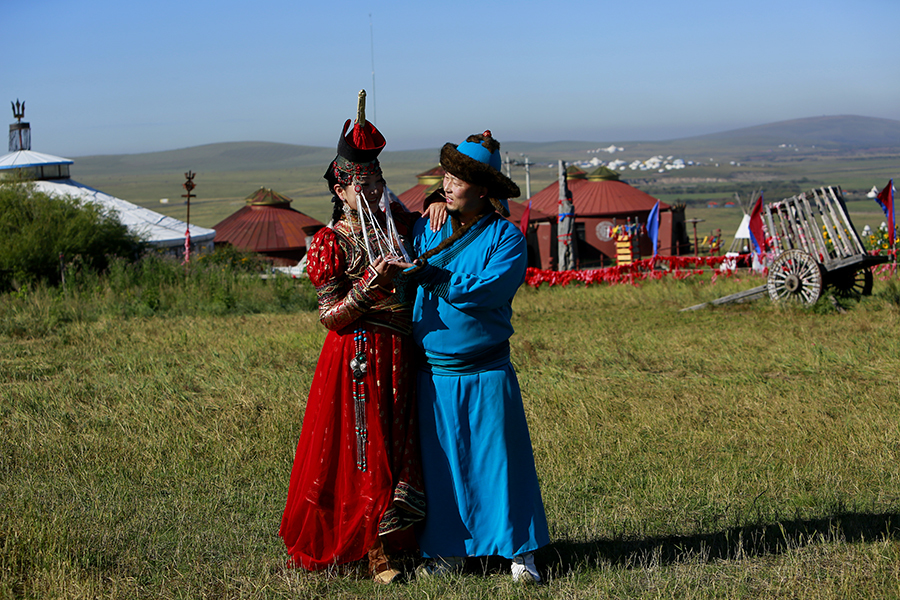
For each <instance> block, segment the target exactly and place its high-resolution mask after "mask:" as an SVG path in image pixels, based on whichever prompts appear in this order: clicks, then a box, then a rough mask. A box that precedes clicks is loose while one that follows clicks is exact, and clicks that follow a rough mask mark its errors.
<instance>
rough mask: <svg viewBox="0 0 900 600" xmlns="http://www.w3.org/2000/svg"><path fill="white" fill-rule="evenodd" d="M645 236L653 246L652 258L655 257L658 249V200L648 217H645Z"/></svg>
mask: <svg viewBox="0 0 900 600" xmlns="http://www.w3.org/2000/svg"><path fill="white" fill-rule="evenodd" d="M647 234H648V235H649V236H650V242H651V243H652V244H653V256H656V254H657V249H658V247H659V200H657V201H656V204H654V205H653V209H651V210H650V216H649V217H647Z"/></svg>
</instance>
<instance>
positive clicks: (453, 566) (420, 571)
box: [416, 556, 466, 579]
mask: <svg viewBox="0 0 900 600" xmlns="http://www.w3.org/2000/svg"><path fill="white" fill-rule="evenodd" d="M465 564H466V559H465V558H464V557H462V556H436V557H434V558H433V559H431V560H429V561H428V562H427V563H425V564H424V565H421V566H419V567H418V568H417V569H416V577H421V578H422V579H427V578H428V577H443V576H445V575H450V574H451V573H459V572H460V571H462V570H463V567H464V566H465Z"/></svg>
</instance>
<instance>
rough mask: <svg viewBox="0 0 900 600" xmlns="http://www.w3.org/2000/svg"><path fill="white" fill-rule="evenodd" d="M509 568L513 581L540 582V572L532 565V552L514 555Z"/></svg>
mask: <svg viewBox="0 0 900 600" xmlns="http://www.w3.org/2000/svg"><path fill="white" fill-rule="evenodd" d="M510 568H511V570H512V578H513V581H521V582H523V583H540V582H541V574H540V573H538V570H537V567H535V566H534V553H532V552H526V553H525V554H519V555H516V556H514V557H513V560H512V565H511V567H510Z"/></svg>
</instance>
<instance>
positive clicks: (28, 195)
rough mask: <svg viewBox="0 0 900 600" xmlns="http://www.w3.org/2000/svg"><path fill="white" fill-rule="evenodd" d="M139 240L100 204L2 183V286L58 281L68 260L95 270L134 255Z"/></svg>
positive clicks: (0, 261) (25, 185)
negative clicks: (112, 258)
mask: <svg viewBox="0 0 900 600" xmlns="http://www.w3.org/2000/svg"><path fill="white" fill-rule="evenodd" d="M138 247H139V240H138V239H137V237H136V236H134V235H133V234H131V233H129V231H128V229H127V228H126V227H125V226H124V225H122V223H121V222H119V220H118V218H116V216H115V215H111V214H108V213H107V212H105V211H104V209H103V208H102V207H101V206H98V205H96V204H91V203H84V204H82V203H81V202H79V201H77V200H75V199H72V198H51V197H50V196H48V195H47V194H43V193H41V192H38V191H36V190H35V189H34V186H32V185H29V184H26V183H21V182H13V183H5V184H2V185H0V292H4V291H9V290H11V289H18V288H20V287H22V286H30V285H33V284H35V283H49V284H56V283H58V282H59V281H60V279H61V277H62V273H63V271H64V264H65V262H66V261H67V260H71V259H73V258H74V257H78V262H79V263H80V264H81V265H82V266H83V267H86V268H88V269H91V270H95V271H99V270H103V269H105V268H106V266H107V264H108V260H109V257H110V256H134V255H135V253H136V252H137V250H138Z"/></svg>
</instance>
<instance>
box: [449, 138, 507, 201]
mask: <svg viewBox="0 0 900 600" xmlns="http://www.w3.org/2000/svg"><path fill="white" fill-rule="evenodd" d="M500 164H501V160H500V142H498V141H497V140H495V139H494V138H493V137H492V136H491V132H490V130H488V131H485V132H484V133H480V134H475V135H470V136H469V137H467V138H466V141H465V142H463V143H462V144H460V145H458V146H457V145H455V144H451V143H449V142H448V143H446V144H444V147H443V148H441V166H442V167H444V170H445V171H447V172H448V173H450V174H451V175H454V176H456V177H459V178H460V179H462V180H463V181H465V182H466V183H473V184H475V185H483V186H484V187H486V188H487V190H488V196H489V197H490V199H491V204H493V205H494V208H496V209H497V212H499V213H500V214H501V215H503V216H504V217H508V216H509V207H508V206H507V205H506V200H507V199H509V198H518V197H519V195H520V194H521V192H520V191H519V186H518V185H516V182H514V181H513V180H512V179H510V178H509V177H507V176H506V175H504V174H503V173H501V172H500Z"/></svg>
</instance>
